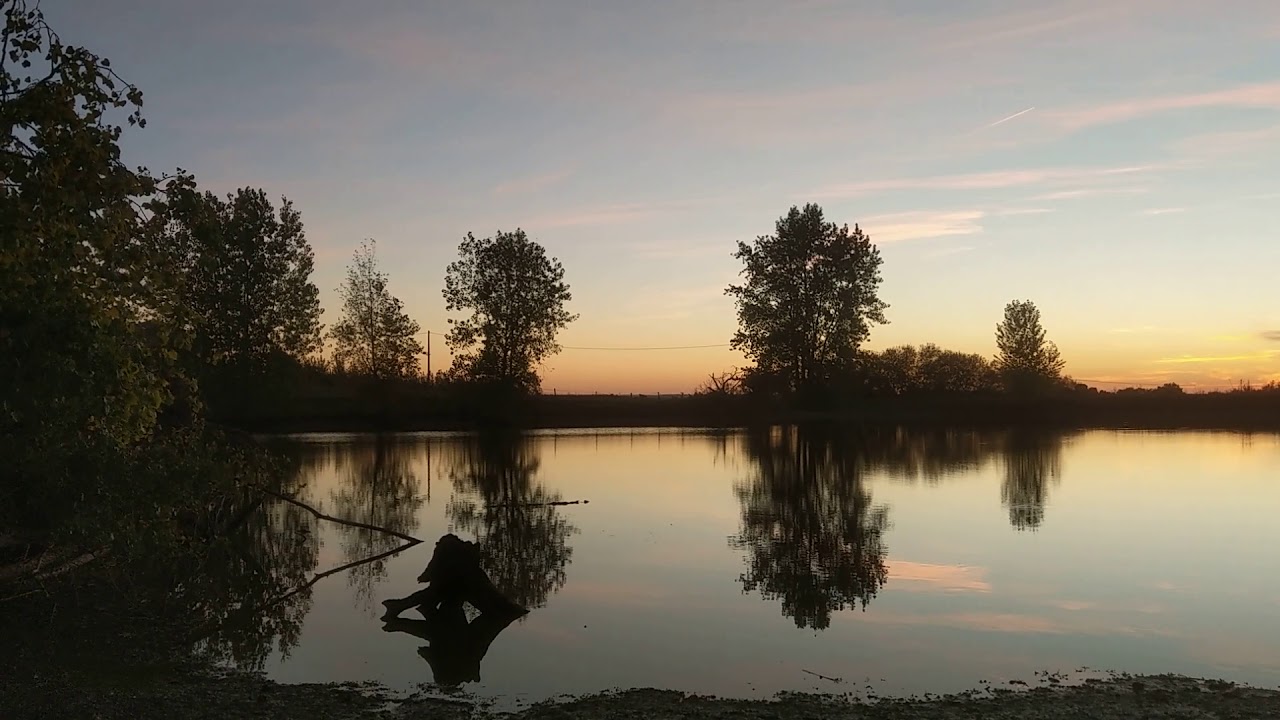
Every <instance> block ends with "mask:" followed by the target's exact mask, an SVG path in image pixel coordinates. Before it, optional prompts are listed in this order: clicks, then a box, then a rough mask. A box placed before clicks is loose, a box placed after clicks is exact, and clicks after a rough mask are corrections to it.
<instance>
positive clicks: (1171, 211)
mask: <svg viewBox="0 0 1280 720" xmlns="http://www.w3.org/2000/svg"><path fill="white" fill-rule="evenodd" d="M1186 211H1187V209H1186V208H1184V207H1163V208H1147V209H1146V210H1143V211H1142V212H1139V213H1138V214H1139V215H1147V216H1151V215H1176V214H1178V213H1184V212H1186Z"/></svg>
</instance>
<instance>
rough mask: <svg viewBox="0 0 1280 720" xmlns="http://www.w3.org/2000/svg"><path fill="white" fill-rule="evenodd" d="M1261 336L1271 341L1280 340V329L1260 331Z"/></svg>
mask: <svg viewBox="0 0 1280 720" xmlns="http://www.w3.org/2000/svg"><path fill="white" fill-rule="evenodd" d="M1259 337H1261V338H1262V339H1263V340H1270V341H1271V342H1280V330H1267V331H1265V332H1262V333H1260V335H1259Z"/></svg>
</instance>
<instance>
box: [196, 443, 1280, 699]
mask: <svg viewBox="0 0 1280 720" xmlns="http://www.w3.org/2000/svg"><path fill="white" fill-rule="evenodd" d="M287 444H288V446H289V448H290V449H291V450H292V451H293V453H292V454H293V455H294V456H295V457H296V459H297V465H296V467H297V474H298V478H297V482H298V487H299V488H300V490H298V498H299V499H301V500H304V501H305V502H308V503H310V504H312V505H314V506H316V507H317V508H320V509H321V510H322V511H324V512H327V513H330V514H333V515H336V516H340V517H343V518H348V519H351V520H355V521H359V522H364V523H370V524H373V525H378V526H383V527H389V528H392V529H395V530H397V531H399V532H402V533H405V534H408V535H412V536H415V537H417V538H421V539H422V540H424V543H423V544H421V545H417V546H415V547H412V548H410V549H408V550H406V551H404V552H401V553H399V554H396V555H393V556H391V557H388V558H383V559H380V560H377V561H375V562H370V563H365V564H361V565H358V566H356V567H354V568H352V569H350V570H345V571H343V572H340V573H336V574H333V575H330V576H327V577H324V578H322V579H320V580H318V581H316V582H315V584H314V585H313V586H312V587H311V588H309V589H308V590H305V591H303V592H300V593H298V594H296V595H294V596H291V597H290V598H289V599H288V600H287V601H285V602H283V603H281V604H279V605H277V606H275V608H274V609H273V610H272V611H271V614H272V617H271V618H270V620H269V621H261V623H260V624H261V626H260V627H259V628H258V629H257V630H256V631H255V632H256V635H255V639H253V640H252V641H245V640H243V639H241V640H239V641H237V640H231V641H227V643H226V645H227V647H223V648H222V649H221V650H220V652H221V655H222V656H223V657H224V658H225V660H226V661H227V662H230V663H232V664H236V665H240V666H242V667H249V668H256V669H262V670H264V671H265V672H266V673H267V675H268V676H269V677H271V678H273V679H276V680H279V681H282V682H330V681H348V680H357V681H359V680H376V681H379V682H382V683H384V684H386V685H388V686H390V687H392V688H396V689H403V690H410V689H415V688H417V687H418V686H419V685H421V684H430V683H435V682H438V683H440V684H441V685H443V686H444V687H445V689H449V688H458V689H457V690H455V691H457V692H465V693H468V694H473V695H475V696H479V697H483V698H493V699H495V700H496V701H498V702H499V703H500V704H504V705H511V704H513V703H514V704H520V703H524V702H531V701H536V700H541V699H544V698H548V697H552V696H556V695H559V694H562V693H573V694H578V693H586V692H595V691H601V690H607V689H613V688H631V687H659V688H669V689H676V690H685V691H694V692H699V693H710V694H716V695H721V696H729V697H768V696H771V695H773V694H774V693H776V692H778V691H783V690H800V691H826V692H863V691H866V690H868V688H870V689H871V690H872V691H873V692H874V693H876V694H878V695H905V694H917V693H925V692H935V693H939V692H951V691H960V690H965V689H969V688H975V687H978V686H979V684H980V683H982V682H984V681H986V682H992V683H1002V682H1009V681H1011V680H1023V681H1027V682H1030V683H1032V684H1035V682H1036V680H1037V673H1038V672H1041V673H1042V672H1043V671H1053V672H1059V671H1064V672H1076V671H1079V670H1081V669H1082V668H1092V669H1097V670H1118V671H1127V672H1135V673H1163V672H1172V673H1181V674H1188V675H1193V676H1205V677H1215V678H1224V679H1229V680H1235V681H1241V682H1247V683H1250V684H1255V685H1260V686H1265V687H1274V686H1276V685H1280V642H1277V641H1276V638H1277V634H1278V632H1280V573H1277V572H1276V571H1277V569H1278V568H1280V559H1278V558H1277V552H1278V551H1277V548H1280V523H1278V522H1277V517H1276V514H1277V510H1280V470H1278V469H1280V436H1276V435H1269V434H1232V433H1207V432H1159V433H1155V432H1128V431H1088V432H1075V433H1065V434H1064V433H1050V432H1039V431H959V430H950V431H944V430H914V431H909V430H902V429H899V430H894V429H888V430H862V431H853V430H848V429H845V430H837V429H830V428H827V429H806V430H800V429H795V428H773V429H770V430H762V431H750V432H748V431H732V432H716V431H687V430H670V429H667V430H654V429H644V430H641V429H637V430H626V429H622V430H602V431H556V432H542V433H534V434H529V435H524V436H494V437H476V436H468V435H458V434H442V433H422V434H407V435H389V436H378V437H375V436H369V435H304V436H293V437H291V438H289V439H288V440H287ZM575 500H581V501H589V502H584V503H580V504H572V505H551V504H547V503H552V502H563V501H575ZM265 522H266V524H265V526H264V527H263V528H262V529H261V532H262V537H263V542H264V543H266V544H267V545H268V546H270V547H271V548H272V552H273V557H275V558H276V562H279V563H282V565H281V566H282V567H283V568H284V570H281V571H280V572H282V573H284V575H285V576H287V577H288V578H291V579H292V580H291V582H304V581H306V580H308V579H310V578H311V577H313V576H314V574H315V573H318V572H324V571H326V570H329V569H331V568H335V567H339V566H342V565H344V564H346V563H350V562H356V561H360V560H361V559H363V558H367V557H370V556H376V555H378V554H381V553H384V552H387V551H389V550H392V549H394V548H396V547H397V546H398V545H400V544H401V541H400V540H398V539H396V538H395V537H392V536H389V535H385V534H383V533H378V532H374V531H370V530H366V529H361V528H353V527H347V526H343V525H338V524H334V523H331V522H327V521H318V520H316V519H315V518H314V517H312V516H311V515H309V514H308V513H306V512H305V511H303V510H301V509H300V508H297V507H295V506H292V505H287V504H285V503H281V502H274V503H273V504H272V506H271V512H270V513H269V514H268V515H267V516H266V520H265ZM446 533H456V534H457V535H458V536H460V537H461V538H463V539H465V540H476V541H478V542H479V543H480V546H481V550H482V552H481V556H482V559H483V563H484V567H485V569H486V570H487V571H488V573H489V575H490V577H491V578H492V579H493V580H494V582H495V584H497V585H498V586H499V587H500V588H501V589H502V590H503V591H504V592H505V593H507V594H508V595H509V596H510V597H511V598H512V599H514V600H516V601H517V602H519V603H521V604H523V605H524V606H526V607H527V608H529V609H530V612H529V614H528V615H526V616H524V617H523V618H521V619H519V620H516V621H515V622H512V623H511V624H510V625H507V626H505V627H498V628H497V629H496V635H494V632H495V630H494V628H492V627H484V628H482V627H481V625H482V624H481V623H479V622H472V623H471V624H470V625H467V624H465V623H462V622H460V623H459V624H458V626H457V627H455V628H452V629H451V630H450V632H449V633H448V637H446V638H445V639H443V640H437V641H436V642H434V643H428V642H427V641H426V640H424V639H423V638H422V637H419V636H417V635H414V634H413V630H412V628H413V624H412V623H409V624H406V625H405V627H404V628H400V629H397V630H390V629H389V630H384V629H383V623H382V621H381V620H380V619H379V617H380V616H381V614H382V611H383V608H382V605H381V601H382V600H385V599H387V598H398V597H403V596H405V595H408V594H410V593H412V592H414V591H415V590H418V589H420V588H421V587H422V586H421V585H420V584H419V583H418V582H417V580H416V578H417V576H418V575H419V573H421V572H422V571H423V568H424V567H425V565H426V563H427V561H428V560H429V559H430V557H431V553H432V550H433V548H434V544H435V541H436V540H438V539H439V538H440V537H441V536H442V535H444V534H446ZM468 609H469V610H470V608H468ZM475 615H476V613H475V612H474V611H470V612H468V615H467V617H468V619H473V618H474V616H475ZM404 617H405V618H419V619H420V616H418V615H417V613H416V612H414V611H409V612H406V613H405V614H404ZM217 642H219V641H215V643H214V644H217ZM486 643H487V645H486ZM433 644H434V645H436V646H437V647H436V649H435V651H434V652H433V651H432V650H430V649H427V650H423V648H430V647H431V646H432V645H433ZM420 651H421V652H420ZM477 662H478V671H477ZM477 674H478V676H479V679H478V680H477V679H475V677H476V675H477ZM820 676H821V677H820Z"/></svg>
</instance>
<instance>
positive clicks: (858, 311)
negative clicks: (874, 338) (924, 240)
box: [726, 204, 888, 391]
mask: <svg viewBox="0 0 1280 720" xmlns="http://www.w3.org/2000/svg"><path fill="white" fill-rule="evenodd" d="M734 257H735V258H737V259H738V260H741V261H742V263H743V265H744V267H743V270H742V274H743V276H744V277H745V281H744V283H743V284H742V285H730V286H729V287H728V289H727V290H726V293H727V294H729V295H731V296H733V298H734V300H735V304H736V305H737V310H738V331H737V332H736V333H734V336H733V340H732V346H733V347H734V348H736V349H738V350H741V351H742V352H743V353H744V354H745V355H746V356H747V357H748V358H750V359H751V360H752V361H753V362H754V363H755V364H756V370H757V371H758V372H764V373H769V374H774V375H778V376H780V377H781V378H782V381H783V385H784V386H785V387H786V388H787V389H789V390H792V391H794V390H799V389H801V388H803V387H807V386H810V385H821V384H822V383H824V382H825V381H827V380H828V379H830V377H831V376H832V375H833V374H834V373H836V372H838V371H842V370H846V369H848V368H849V367H851V365H852V363H853V360H854V357H855V355H856V353H857V351H858V348H859V346H860V345H861V344H862V342H863V341H865V340H866V339H867V337H868V336H869V335H870V333H871V329H870V328H871V324H872V323H886V322H888V320H886V319H885V316H884V311H885V310H886V309H887V308H888V305H887V304H885V303H883V302H881V301H880V299H879V298H878V297H877V295H876V293H877V290H878V288H879V285H880V263H881V260H880V252H879V250H877V249H876V247H875V246H874V245H872V243H871V238H869V237H868V236H867V235H866V234H865V233H863V232H862V230H861V228H859V227H858V226H856V225H855V226H854V228H853V231H852V232H851V231H850V230H849V226H847V225H845V226H837V225H836V224H835V223H828V222H826V221H825V220H824V219H823V214H822V208H820V207H818V206H817V205H812V204H810V205H805V207H804V209H803V210H801V209H799V208H796V207H792V208H791V210H790V212H788V213H787V214H786V215H785V216H783V217H781V218H779V219H778V222H777V227H776V233H775V234H774V235H762V236H760V237H758V238H756V240H755V241H754V242H752V243H747V242H742V241H739V242H738V250H737V252H735V253H734Z"/></svg>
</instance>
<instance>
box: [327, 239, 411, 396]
mask: <svg viewBox="0 0 1280 720" xmlns="http://www.w3.org/2000/svg"><path fill="white" fill-rule="evenodd" d="M376 250H377V248H376V246H375V243H374V241H373V240H367V241H365V242H364V243H361V245H360V247H359V248H357V249H356V252H355V257H354V259H353V260H352V262H351V265H349V266H348V267H347V281H346V282H345V283H343V285H342V287H340V288H338V294H339V296H341V297H342V318H341V319H340V320H339V321H338V322H337V324H335V325H334V326H333V328H332V329H331V330H330V337H332V338H333V340H334V343H335V344H336V348H335V349H334V359H335V361H336V362H337V363H339V364H340V365H341V366H342V367H343V368H345V369H346V370H347V371H348V372H354V373H357V374H361V375H369V376H372V377H376V378H393V377H411V376H414V375H417V374H418V371H419V363H418V356H419V355H421V354H422V343H420V342H418V339H417V337H416V336H417V334H418V331H419V330H420V328H419V326H418V323H416V322H414V321H413V320H412V319H410V318H409V316H408V315H406V314H405V312H404V304H403V303H401V302H400V299H399V298H397V297H395V296H393V295H392V294H391V292H390V291H389V290H387V274H386V273H384V272H382V271H381V270H379V269H378V258H377V254H376Z"/></svg>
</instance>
